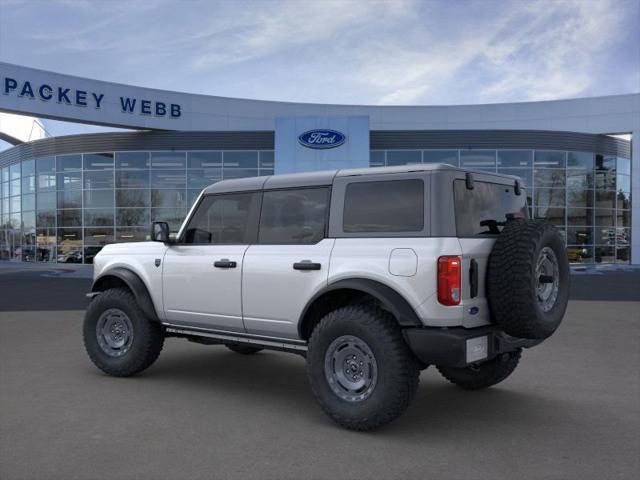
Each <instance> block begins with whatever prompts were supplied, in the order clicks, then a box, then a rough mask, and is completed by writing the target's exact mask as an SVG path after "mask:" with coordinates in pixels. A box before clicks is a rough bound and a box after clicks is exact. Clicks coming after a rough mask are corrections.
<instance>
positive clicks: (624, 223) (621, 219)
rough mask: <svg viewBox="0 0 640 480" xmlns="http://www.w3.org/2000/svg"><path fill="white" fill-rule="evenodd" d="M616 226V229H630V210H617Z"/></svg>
mask: <svg viewBox="0 0 640 480" xmlns="http://www.w3.org/2000/svg"><path fill="white" fill-rule="evenodd" d="M616 217H617V220H616V226H618V227H630V226H631V210H618V211H617V212H616Z"/></svg>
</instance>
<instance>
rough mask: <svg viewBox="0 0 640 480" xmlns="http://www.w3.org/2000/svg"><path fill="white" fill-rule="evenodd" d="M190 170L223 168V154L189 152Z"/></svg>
mask: <svg viewBox="0 0 640 480" xmlns="http://www.w3.org/2000/svg"><path fill="white" fill-rule="evenodd" d="M187 165H188V167H189V168H211V167H222V152H188V153H187Z"/></svg>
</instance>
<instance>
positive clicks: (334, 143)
mask: <svg viewBox="0 0 640 480" xmlns="http://www.w3.org/2000/svg"><path fill="white" fill-rule="evenodd" d="M298 141H299V142H300V144H301V145H302V146H304V147H307V148H318V149H323V148H336V147H339V146H340V145H342V144H343V143H344V142H346V141H347V137H346V135H345V134H344V133H340V132H336V131H335V130H329V129H326V128H324V129H317V130H309V131H308V132H304V133H303V134H301V135H299V136H298Z"/></svg>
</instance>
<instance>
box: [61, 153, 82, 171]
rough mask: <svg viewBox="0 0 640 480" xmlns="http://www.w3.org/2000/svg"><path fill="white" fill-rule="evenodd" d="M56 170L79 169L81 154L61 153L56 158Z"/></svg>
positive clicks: (80, 166)
mask: <svg viewBox="0 0 640 480" xmlns="http://www.w3.org/2000/svg"><path fill="white" fill-rule="evenodd" d="M56 163H57V171H58V172H64V171H66V170H81V169H82V155H61V156H59V157H57V158H56Z"/></svg>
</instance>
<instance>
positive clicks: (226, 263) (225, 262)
mask: <svg viewBox="0 0 640 480" xmlns="http://www.w3.org/2000/svg"><path fill="white" fill-rule="evenodd" d="M213 266H214V267H216V268H236V266H237V264H236V262H233V261H231V260H229V259H228V258H223V259H222V260H216V261H215V262H213Z"/></svg>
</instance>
